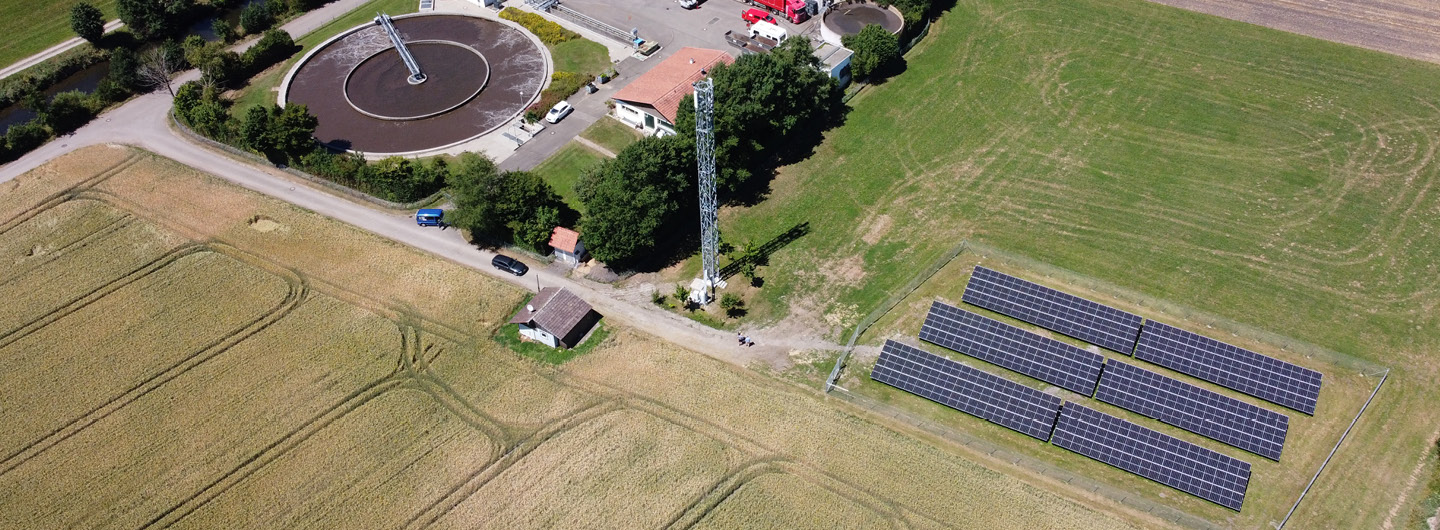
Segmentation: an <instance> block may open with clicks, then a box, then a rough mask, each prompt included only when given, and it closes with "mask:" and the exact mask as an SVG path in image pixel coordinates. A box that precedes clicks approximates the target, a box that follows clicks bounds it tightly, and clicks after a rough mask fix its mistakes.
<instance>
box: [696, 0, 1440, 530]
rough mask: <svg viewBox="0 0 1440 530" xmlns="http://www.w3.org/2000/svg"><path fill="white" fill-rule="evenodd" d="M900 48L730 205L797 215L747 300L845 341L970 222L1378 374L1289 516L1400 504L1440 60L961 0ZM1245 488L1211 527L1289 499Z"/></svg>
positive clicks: (1421, 373)
mask: <svg viewBox="0 0 1440 530" xmlns="http://www.w3.org/2000/svg"><path fill="white" fill-rule="evenodd" d="M907 60H908V69H907V71H906V72H905V73H904V74H902V75H900V76H898V77H897V78H895V79H893V80H891V81H889V82H887V83H885V84H884V85H881V86H876V87H870V88H868V89H866V90H865V91H863V92H862V93H861V94H860V95H859V96H858V97H856V98H855V99H853V100H852V101H851V102H850V103H851V105H852V107H853V111H852V112H851V114H850V115H849V117H848V120H847V122H846V124H845V126H843V127H842V128H840V129H837V130H835V131H832V132H831V133H830V134H829V135H828V137H827V139H826V142H825V143H824V144H823V145H821V146H820V147H819V148H818V149H817V151H816V155H815V156H814V157H812V158H811V159H809V160H807V161H805V162H803V163H800V164H797V165H795V166H791V167H786V168H783V169H782V170H781V172H780V175H779V176H778V177H777V178H776V180H775V181H774V182H773V194H772V196H771V197H770V198H769V199H768V200H767V201H765V202H764V203H762V204H760V205H758V206H755V207H753V208H748V209H727V210H725V211H724V212H722V233H723V234H724V237H725V239H726V240H728V241H745V240H753V241H759V242H764V241H767V240H769V239H770V238H773V237H775V236H776V235H778V234H781V233H783V232H785V231H786V230H787V229H789V228H790V227H793V226H796V225H797V224H799V223H809V226H810V228H811V230H810V232H809V233H808V234H807V235H805V236H803V237H801V238H800V239H798V240H797V241H795V242H794V243H792V244H790V245H789V246H787V247H785V248H784V249H782V250H780V251H779V252H778V253H777V254H775V255H774V256H773V257H772V258H771V265H770V266H769V267H763V268H762V270H761V275H762V276H764V277H765V278H766V280H767V282H766V287H765V288H764V289H763V290H762V293H763V294H762V299H759V300H756V301H754V302H752V304H751V307H752V312H751V314H752V315H755V316H756V317H757V318H758V319H759V320H762V321H763V320H775V319H779V318H781V317H783V316H785V315H790V316H791V317H792V318H797V319H800V320H801V321H804V322H807V323H809V324H810V327H811V329H816V330H819V331H820V332H822V333H826V332H827V330H828V333H826V334H828V335H829V336H830V337H831V338H840V334H841V332H842V330H845V328H847V327H849V326H850V325H853V324H854V323H855V322H856V321H857V320H858V319H859V318H860V316H863V315H864V314H865V313H867V312H869V311H870V310H871V309H873V308H874V307H875V306H876V305H878V304H879V302H880V301H881V300H883V299H885V298H886V297H887V296H889V295H890V294H891V293H893V292H894V291H895V290H896V289H897V288H899V287H900V286H902V285H904V284H905V282H907V281H908V280H909V279H910V278H911V277H912V275H913V272H914V271H915V270H918V269H920V268H923V267H924V266H926V265H928V264H929V263H931V262H932V261H933V260H934V259H935V258H936V257H937V256H939V255H941V254H942V253H944V252H945V251H946V250H948V249H950V248H952V247H953V246H954V245H955V243H956V242H958V241H960V240H962V239H969V240H972V241H977V242H981V243H984V244H986V245H988V246H990V247H993V248H997V249H1001V250H1003V251H1005V252H1008V253H1012V254H1014V255H1018V256H1024V257H1026V258H1028V259H1030V260H1033V261H1034V262H1037V263H1043V264H1048V265H1053V266H1056V267H1059V268H1060V269H1061V270H1065V271H1068V272H1067V274H1069V275H1070V276H1071V277H1074V278H1081V279H1085V280H1086V281H1091V282H1098V283H1100V284H1104V285H1107V286H1111V287H1113V288H1114V289H1116V290H1118V291H1120V292H1129V293H1140V294H1143V295H1144V296H1146V297H1148V298H1150V299H1155V300H1163V301H1167V302H1168V303H1170V304H1178V305H1180V306H1185V307H1186V309H1185V311H1186V312H1188V313H1194V314H1197V315H1198V314H1209V315H1215V316H1217V317H1218V318H1220V319H1224V320H1225V321H1233V322H1235V323H1237V325H1240V326H1245V327H1248V328H1254V329H1258V330H1264V331H1267V332H1270V333H1274V334H1276V335H1279V336H1284V337H1293V338H1295V339H1298V340H1300V341H1304V342H1308V343H1313V344H1316V345H1319V346H1320V347H1323V348H1327V349H1331V350H1335V351H1338V352H1341V353H1342V354H1347V355H1353V356H1356V357H1360V358H1364V359H1367V360H1370V361H1374V362H1377V363H1380V364H1384V365H1388V366H1392V367H1395V368H1396V372H1395V373H1393V374H1392V376H1391V378H1390V380H1389V382H1387V383H1386V387H1385V389H1384V390H1383V391H1382V392H1381V393H1380V395H1379V397H1378V398H1377V399H1376V402H1375V404H1373V405H1372V407H1371V409H1370V412H1367V415H1366V417H1365V419H1364V420H1362V422H1361V424H1360V425H1359V426H1358V427H1357V430H1356V432H1354V433H1352V435H1351V438H1350V439H1349V440H1348V441H1347V442H1346V449H1342V451H1341V452H1340V453H1339V454H1338V455H1337V457H1336V460H1335V461H1334V462H1332V463H1331V464H1330V465H1331V467H1330V468H1329V469H1328V470H1327V471H1326V474H1325V475H1324V476H1322V477H1321V479H1320V481H1319V482H1317V483H1316V485H1315V490H1312V491H1311V493H1310V494H1311V496H1312V497H1310V498H1309V499H1307V501H1306V504H1305V505H1302V506H1301V508H1300V510H1299V511H1298V512H1297V513H1296V519H1294V520H1292V521H1291V526H1294V527H1296V528H1302V527H1351V528H1362V527H1363V528H1375V527H1380V526H1384V525H1385V524H1386V522H1387V521H1390V522H1391V524H1401V525H1403V524H1408V522H1409V521H1411V520H1412V519H1413V518H1414V516H1415V515H1416V514H1414V513H1412V512H1414V511H1417V510H1415V509H1414V508H1413V506H1414V505H1415V503H1417V502H1419V501H1420V499H1421V498H1423V497H1425V496H1426V495H1427V493H1426V491H1425V487H1426V483H1428V482H1429V480H1430V479H1429V477H1430V476H1431V475H1432V474H1433V470H1432V467H1433V465H1434V463H1433V462H1434V457H1433V456H1432V455H1431V453H1432V448H1431V447H1430V445H1431V444H1430V442H1431V441H1432V440H1434V439H1435V437H1436V436H1437V434H1440V432H1437V431H1436V429H1435V427H1434V426H1435V425H1436V424H1437V423H1440V415H1437V414H1436V411H1435V410H1434V407H1433V406H1428V405H1425V403H1427V402H1428V403H1434V402H1435V400H1436V399H1440V393H1437V392H1436V390H1435V388H1434V385H1433V381H1434V379H1435V378H1436V375H1437V370H1436V369H1435V367H1436V362H1435V357H1434V354H1433V352H1435V351H1437V349H1440V320H1437V319H1436V316H1435V314H1436V313H1435V307H1436V306H1437V305H1440V274H1437V272H1440V270H1437V267H1440V266H1437V265H1436V257H1437V254H1440V240H1437V237H1436V231H1437V224H1436V221H1435V214H1436V212H1437V211H1440V200H1437V197H1436V194H1435V193H1434V188H1435V187H1436V186H1437V184H1440V166H1437V164H1436V161H1435V157H1436V154H1437V151H1440V142H1437V141H1436V138H1440V66H1437V65H1434V64H1429V63H1421V62H1417V61H1411V60H1406V59H1401V58H1398V57H1394V56H1389V55H1384V54H1380V53H1377V52H1371V51H1367V50H1361V49H1358V48H1351V47H1347V46H1341V45H1337V44H1333V43H1327V42H1322V41H1318V40H1314V39H1310V38H1305V37H1300V36H1296V35H1292V34H1287V33H1282V32H1278V31H1272V30H1267V29H1264V28H1260V27H1256V26H1251V25H1247V24H1242V23H1236V22H1231V21H1226V20H1222V19H1218V18H1214V17H1209V16H1204V15H1199V14H1195V13H1191V12H1186V11H1182V10H1178V9H1172V8H1168V7H1163V6H1158V5H1154V4H1150V3H1146V2H1141V1H1138V0H1082V1H1077V2H1064V3H1054V2H1039V1H1035V0H1020V1H1011V2H1001V1H998V0H961V1H960V2H959V3H958V5H957V6H956V7H955V8H954V9H952V10H951V11H950V12H948V13H946V14H945V15H944V17H942V18H941V19H940V21H939V22H938V24H937V25H935V26H934V27H933V28H932V30H931V33H930V35H929V36H928V37H927V38H926V39H925V40H924V41H923V42H922V43H921V45H920V46H919V47H918V48H917V49H915V50H913V51H912V52H911V53H910V54H909V55H908V56H907ZM932 282H933V283H935V284H937V285H939V286H942V287H944V288H938V287H937V288H933V289H932V291H934V292H941V291H947V290H949V291H952V292H953V291H958V289H959V286H960V284H961V282H963V277H961V276H959V275H958V274H944V273H942V274H941V275H938V276H936V277H935V278H934V279H933V280H932ZM1151 316H1156V317H1158V318H1161V319H1162V320H1163V319H1165V318H1172V319H1173V318H1177V317H1176V316H1175V314H1168V315H1167V314H1163V313H1162V314H1154V313H1152V314H1151ZM870 340H872V341H873V340H877V339H875V338H873V337H872V338H871V339H870ZM1280 345H1283V343H1282V344H1280ZM1334 369H1335V370H1340V369H1341V368H1334ZM1346 395H1347V396H1349V395H1350V393H1349V392H1347V394H1346ZM1362 397H1363V396H1362ZM1347 399H1349V398H1348V397H1347ZM1347 406H1348V407H1351V410H1354V408H1358V404H1355V403H1347ZM1304 443H1307V444H1309V443H1314V444H1316V445H1317V446H1323V445H1325V443H1321V442H1319V441H1316V440H1306V441H1305V442H1304ZM1326 443H1329V444H1333V443H1334V440H1333V438H1330V439H1329V441H1328V442H1326ZM1382 447H1383V448H1384V449H1385V450H1384V451H1374V450H1367V448H1382ZM1325 450H1328V448H1326V449H1325ZM1276 472H1277V473H1278V472H1279V471H1276ZM1284 472H1285V473H1313V469H1308V470H1302V469H1289V468H1287V469H1286V471H1284ZM1117 475H1118V473H1117ZM1253 494H1255V495H1258V496H1261V497H1264V496H1270V497H1277V498H1270V499H1268V500H1263V502H1261V503H1257V504H1259V505H1263V506H1266V508H1265V509H1264V510H1266V511H1265V512H1264V513H1260V512H1257V511H1250V512H1247V513H1245V514H1242V516H1241V517H1240V518H1239V519H1235V520H1231V521H1229V522H1228V523H1226V524H1227V525H1236V526H1244V527H1257V526H1264V525H1265V524H1266V523H1267V522H1269V521H1271V520H1272V518H1274V519H1273V520H1275V521H1278V518H1279V517H1280V516H1283V515H1284V513H1283V510H1281V511H1280V513H1278V514H1277V513H1273V510H1275V509H1278V508H1279V507H1281V506H1282V505H1285V506H1284V508H1288V502H1284V499H1280V498H1278V497H1279V496H1278V495H1276V494H1274V493H1273V492H1266V491H1256V492H1253ZM1257 510H1258V509H1257ZM1430 515H1433V514H1430Z"/></svg>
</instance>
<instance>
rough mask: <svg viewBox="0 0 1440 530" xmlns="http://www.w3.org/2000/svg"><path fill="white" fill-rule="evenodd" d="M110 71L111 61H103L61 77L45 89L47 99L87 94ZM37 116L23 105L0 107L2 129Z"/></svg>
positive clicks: (92, 90) (0, 125)
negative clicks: (76, 92)
mask: <svg viewBox="0 0 1440 530" xmlns="http://www.w3.org/2000/svg"><path fill="white" fill-rule="evenodd" d="M109 73H110V61H102V62H99V63H96V64H95V65H94V66H91V67H89V68H86V69H84V70H81V71H79V72H75V73H74V74H71V75H70V77H67V78H65V79H61V80H60V82H59V83H55V85H54V86H52V87H50V88H49V89H47V90H45V100H46V101H49V100H51V99H54V97H55V94H59V93H61V92H68V91H71V90H79V91H81V92H84V93H86V94H89V93H91V92H94V91H95V87H97V86H99V85H100V80H101V79H104V78H105V75H106V74H109ZM34 118H35V111H33V110H30V109H27V108H25V107H24V106H22V105H11V106H9V107H6V108H4V109H0V131H8V130H10V126H11V125H15V124H19V123H25V122H27V121H30V120H32V119H34Z"/></svg>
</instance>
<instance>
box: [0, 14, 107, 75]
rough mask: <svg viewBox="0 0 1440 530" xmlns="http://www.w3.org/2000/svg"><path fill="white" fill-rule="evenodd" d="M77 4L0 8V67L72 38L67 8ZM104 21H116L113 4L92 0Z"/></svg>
mask: <svg viewBox="0 0 1440 530" xmlns="http://www.w3.org/2000/svg"><path fill="white" fill-rule="evenodd" d="M78 3H80V0H58V1H54V2H5V3H3V4H0V35H5V39H4V40H3V41H0V66H9V65H10V64H11V63H14V62H15V61H18V60H20V59H24V58H26V57H29V56H31V55H35V54H37V53H40V52H41V51H44V50H45V48H49V47H51V46H54V45H56V44H60V43H61V42H64V41H66V40H68V39H70V38H72V37H74V36H75V32H74V31H71V30H70V8H72V7H74V6H75V4H78ZM90 5H93V6H95V7H98V8H100V12H101V13H104V14H105V21H106V22H109V21H111V20H114V19H116V18H118V16H119V15H117V14H116V11H115V0H94V1H91V2H90Z"/></svg>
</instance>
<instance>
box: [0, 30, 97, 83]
mask: <svg viewBox="0 0 1440 530" xmlns="http://www.w3.org/2000/svg"><path fill="white" fill-rule="evenodd" d="M124 25H125V23H123V22H120V19H115V20H111V21H109V22H106V23H105V32H106V33H109V32H112V31H115V30H117V29H120V27H121V26H124ZM84 42H85V39H82V38H80V37H74V38H71V39H70V40H67V41H65V42H62V43H60V44H56V45H54V46H51V47H49V48H45V51H42V52H40V53H37V54H35V55H31V56H29V57H26V58H24V59H21V60H19V61H15V63H14V64H11V65H9V66H6V67H4V68H0V79H5V78H7V77H10V76H12V75H15V74H18V73H20V72H21V71H24V70H25V69H26V68H29V67H31V66H35V64H36V63H39V62H42V61H44V60H46V59H49V58H51V57H54V56H56V55H60V54H62V53H65V52H66V51H68V50H70V49H71V48H74V47H76V46H79V45H81V44H83V43H84Z"/></svg>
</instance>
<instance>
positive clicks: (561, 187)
mask: <svg viewBox="0 0 1440 530" xmlns="http://www.w3.org/2000/svg"><path fill="white" fill-rule="evenodd" d="M604 160H605V155H602V154H600V153H598V152H596V151H595V150H594V149H591V148H589V147H585V146H583V145H580V144H579V143H578V142H575V141H571V142H569V143H566V144H565V146H564V147H561V148H560V150H559V151H556V152H555V154H553V155H550V158H547V159H545V161H544V162H541V163H540V165H538V166H535V169H531V170H530V172H531V173H534V174H536V175H539V176H540V178H542V179H545V182H549V183H550V186H551V187H554V188H555V193H559V194H560V197H561V198H563V199H565V204H569V205H570V207H571V208H574V209H576V210H579V211H581V212H584V211H585V205H584V204H581V203H580V196H579V195H578V194H577V193H575V183H576V182H577V181H579V180H580V173H581V172H583V171H585V170H587V169H590V168H591V167H594V166H596V165H597V164H599V163H600V162H602V161H604Z"/></svg>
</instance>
